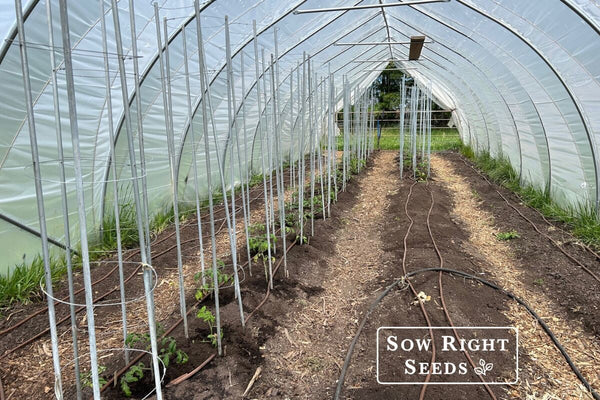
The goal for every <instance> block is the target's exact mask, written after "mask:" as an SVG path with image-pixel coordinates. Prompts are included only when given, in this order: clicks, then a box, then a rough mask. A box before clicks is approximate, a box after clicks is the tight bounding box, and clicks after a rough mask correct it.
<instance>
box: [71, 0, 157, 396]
mask: <svg viewBox="0 0 600 400" xmlns="http://www.w3.org/2000/svg"><path fill="white" fill-rule="evenodd" d="M63 1H64V0H63ZM111 4H112V9H113V22H114V27H115V41H116V45H117V58H118V61H119V76H120V78H121V95H122V101H123V114H124V116H125V130H126V133H127V147H128V150H129V165H130V168H131V178H132V180H133V198H134V200H135V213H136V223H137V229H138V236H139V242H140V257H141V260H142V264H143V265H144V290H145V294H146V307H147V311H148V325H149V327H150V345H151V348H152V365H153V368H154V386H155V388H156V398H157V400H162V390H161V387H160V386H161V379H160V376H161V374H160V369H159V365H158V345H157V342H156V321H155V320H154V293H153V292H152V278H153V276H152V270H151V269H150V268H147V267H146V266H147V265H148V260H147V257H146V255H147V249H146V240H145V232H144V228H143V223H142V208H141V204H140V190H139V185H138V176H137V165H136V160H135V149H134V145H133V129H132V126H131V115H130V109H129V94H128V93H127V77H126V76H125V73H126V72H125V61H124V57H123V54H124V53H123V43H122V39H121V24H120V23H119V8H118V6H117V0H111ZM65 12H66V10H65Z"/></svg>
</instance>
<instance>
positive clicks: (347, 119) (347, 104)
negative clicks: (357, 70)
mask: <svg viewBox="0 0 600 400" xmlns="http://www.w3.org/2000/svg"><path fill="white" fill-rule="evenodd" d="M349 133H350V87H349V85H348V80H347V78H346V77H344V155H343V159H342V162H343V173H342V192H345V191H346V178H347V176H348V171H347V170H348V137H349Z"/></svg>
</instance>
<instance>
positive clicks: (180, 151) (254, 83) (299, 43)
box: [177, 0, 379, 168]
mask: <svg viewBox="0 0 600 400" xmlns="http://www.w3.org/2000/svg"><path fill="white" fill-rule="evenodd" d="M306 1H307V0H303V1H302V2H301V3H304V2H306ZM362 1H364V0H361V1H359V2H358V3H357V4H359V3H361V2H362ZM296 7H297V6H296ZM346 12H347V11H344V12H343V13H341V14H340V15H338V16H336V17H335V18H332V19H331V20H330V21H329V22H327V23H326V24H323V25H322V26H320V27H319V28H318V29H316V30H315V31H313V32H312V33H311V34H310V35H309V36H307V37H306V38H304V40H302V41H300V42H297V43H296V44H295V45H293V46H292V47H290V48H288V49H286V50H285V51H284V52H282V53H281V54H280V55H279V58H278V60H280V59H281V58H283V57H284V56H286V55H287V54H288V53H289V52H290V51H292V50H293V49H295V48H296V47H298V46H299V45H301V44H302V43H304V42H305V41H306V40H308V39H310V38H311V37H312V36H314V35H315V34H317V33H319V32H320V31H322V30H323V29H325V28H326V27H327V26H329V25H330V24H331V23H333V22H335V21H336V20H337V19H339V18H341V17H342V16H343V15H345V14H346ZM292 13H293V12H291V11H290V12H288V13H286V14H284V15H283V16H281V17H280V18H278V19H277V20H275V21H273V23H271V24H269V25H268V26H266V27H264V28H263V29H261V30H260V31H259V32H258V34H257V36H260V35H261V34H263V33H264V32H265V31H267V30H269V29H270V28H272V27H273V26H274V25H275V24H277V23H278V22H280V21H281V20H282V19H283V18H285V17H286V16H288V15H289V14H292ZM378 14H379V13H375V14H373V15H370V16H369V17H368V18H366V19H365V20H364V21H363V22H362V23H367V22H370V21H371V20H373V19H374V18H376V17H377V16H378ZM359 28H360V26H357V27H356V28H353V29H352V30H350V31H349V32H347V33H346V34H344V35H343V36H341V37H344V36H347V35H349V34H350V33H352V32H354V31H356V30H357V29H359ZM250 43H252V39H249V40H247V41H246V42H245V43H244V44H243V45H241V46H240V47H239V48H238V49H237V50H236V51H235V52H233V54H232V58H233V57H235V56H236V55H237V54H239V53H240V52H241V51H242V50H243V49H244V48H246V46H248V45H249V44H250ZM328 47H329V46H325V47H323V48H321V49H320V50H319V51H318V52H316V53H314V54H318V53H320V52H321V51H323V50H324V49H326V48H328ZM223 68H225V64H223V66H222V67H221V68H220V70H219V72H218V73H217V74H215V77H214V78H213V80H212V81H211V84H212V83H213V82H214V81H215V80H216V78H217V77H218V76H219V74H220V73H221V71H222V70H223ZM263 74H264V72H262V73H261V75H260V76H261V77H262V76H263ZM283 81H285V78H284V79H283ZM255 85H256V81H255V80H253V82H252V84H250V85H249V86H248V88H247V90H246V93H244V94H242V97H241V101H240V103H239V105H238V107H237V110H236V112H235V116H236V118H237V116H238V114H239V113H240V111H241V108H242V103H243V101H245V100H246V98H247V97H248V96H249V95H250V94H251V93H252V89H253V88H254V86H255ZM201 101H202V97H199V98H198V100H197V101H196V103H195V104H194V107H193V108H194V112H193V114H194V115H195V114H196V111H197V109H198V107H199V106H200V102H201ZM189 124H190V121H189V120H188V121H186V123H185V126H184V129H183V132H184V133H183V135H184V137H183V138H182V140H181V145H180V149H179V156H178V158H177V165H178V168H179V165H180V161H181V155H182V152H183V146H184V143H185V138H186V137H187V132H188V131H189ZM253 140H254V138H253Z"/></svg>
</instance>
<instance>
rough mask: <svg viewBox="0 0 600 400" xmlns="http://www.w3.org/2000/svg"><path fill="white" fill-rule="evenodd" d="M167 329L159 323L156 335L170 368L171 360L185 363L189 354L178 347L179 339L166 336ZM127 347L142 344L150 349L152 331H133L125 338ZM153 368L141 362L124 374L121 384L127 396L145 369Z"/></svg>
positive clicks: (160, 350) (164, 360) (161, 353)
mask: <svg viewBox="0 0 600 400" xmlns="http://www.w3.org/2000/svg"><path fill="white" fill-rule="evenodd" d="M164 333H165V330H164V328H163V327H162V325H160V324H157V326H156V336H157V337H159V338H160V339H159V340H158V343H157V344H158V348H159V350H158V356H159V357H160V359H161V360H162V362H163V364H164V365H165V368H168V367H169V365H170V364H171V360H174V361H175V363H176V364H185V363H186V362H188V359H189V357H188V355H187V353H185V352H184V351H182V350H180V349H178V348H177V341H176V340H175V338H173V337H171V336H164ZM125 344H126V345H127V347H131V348H132V347H134V345H138V346H142V347H144V348H145V350H146V351H148V350H150V348H151V344H150V333H135V332H132V333H130V334H128V335H127V338H126V339H125ZM149 370H151V368H146V367H145V366H144V363H143V362H141V361H140V362H139V363H137V364H135V365H132V366H131V367H130V368H129V369H128V370H127V371H126V372H125V373H124V374H123V376H121V380H120V384H121V391H122V392H123V394H124V395H125V396H127V397H130V396H131V393H132V392H131V386H130V385H131V384H132V383H135V382H138V381H140V380H141V379H143V377H144V371H149Z"/></svg>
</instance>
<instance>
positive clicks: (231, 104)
mask: <svg viewBox="0 0 600 400" xmlns="http://www.w3.org/2000/svg"><path fill="white" fill-rule="evenodd" d="M225 53H226V58H227V117H228V123H227V126H228V128H229V142H230V144H231V151H230V154H229V161H230V162H229V164H230V169H231V232H232V235H233V236H234V237H235V236H236V235H237V234H236V220H235V169H234V162H235V159H234V157H233V150H234V149H233V143H234V142H236V143H237V123H236V122H235V120H234V117H233V110H234V109H236V106H235V90H234V83H233V68H232V61H231V42H230V38H229V18H228V17H227V15H226V16H225ZM239 153H240V150H239V144H238V158H239ZM238 165H239V163H238ZM243 193H244V187H243V186H242V195H243ZM243 196H244V195H243ZM244 225H245V224H244ZM231 258H232V259H233V285H234V291H235V293H236V297H237V300H238V307H239V309H240V320H241V322H242V326H244V324H245V318H244V305H243V304H242V292H241V290H240V280H239V276H238V267H237V245H236V246H233V245H232V246H231Z"/></svg>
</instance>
